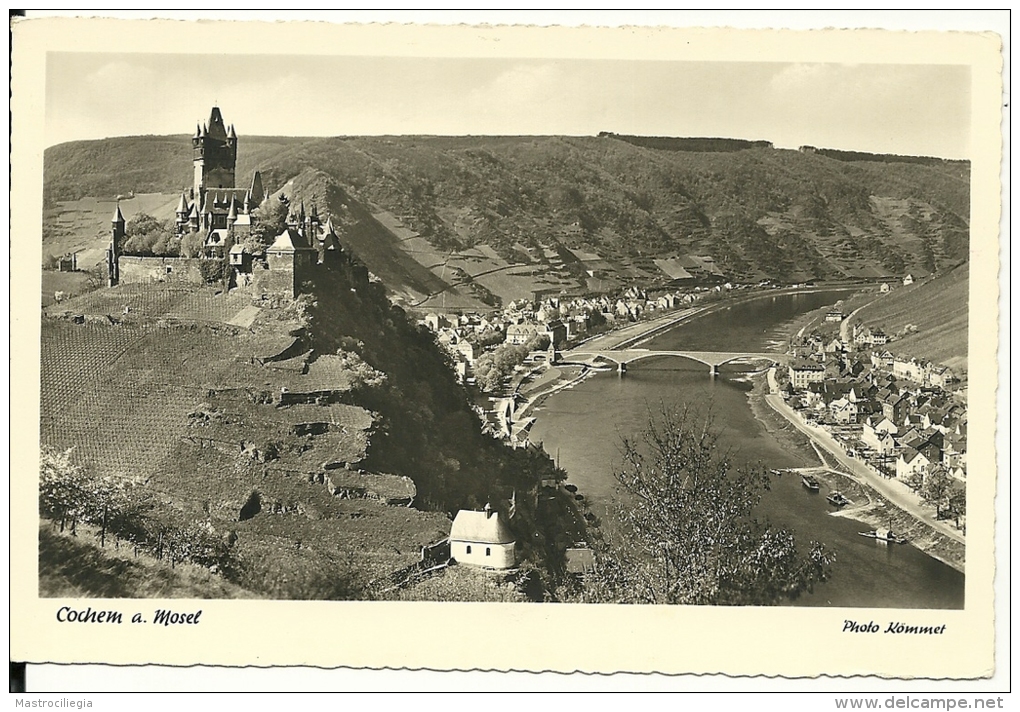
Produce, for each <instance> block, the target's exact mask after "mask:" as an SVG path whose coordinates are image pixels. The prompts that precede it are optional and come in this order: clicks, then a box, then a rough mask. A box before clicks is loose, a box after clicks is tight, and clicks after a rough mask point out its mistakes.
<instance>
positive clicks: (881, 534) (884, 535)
mask: <svg viewBox="0 0 1020 712" xmlns="http://www.w3.org/2000/svg"><path fill="white" fill-rule="evenodd" d="M858 534H860V535H861V536H866V537H871V538H872V539H878V540H879V541H884V542H887V543H889V544H906V543H907V541H908V539H907V538H906V537H903V536H900V535H899V534H897V533H896V532H894V531H893V530H892V529H872V530H871V531H870V532H858Z"/></svg>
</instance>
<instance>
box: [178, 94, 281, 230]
mask: <svg viewBox="0 0 1020 712" xmlns="http://www.w3.org/2000/svg"><path fill="white" fill-rule="evenodd" d="M191 148H192V153H193V158H192V162H193V163H194V166H195V180H194V184H193V185H192V187H191V193H190V196H189V195H188V194H186V193H181V199H180V201H179V202H178V203H177V210H176V214H177V232H178V234H183V233H185V232H188V231H191V232H198V231H199V230H205V231H206V233H207V234H208V238H207V239H206V243H207V246H209V247H211V246H215V245H216V244H217V243H221V244H222V243H225V242H226V237H227V235H228V234H234V235H237V236H238V237H242V236H244V235H247V234H248V233H249V232H250V231H251V212H252V211H253V210H255V209H256V208H257V207H258V206H259V205H261V204H262V201H263V200H264V199H265V198H266V192H265V189H264V188H263V186H262V175H261V174H260V173H259V172H258V171H255V174H254V175H253V176H252V179H251V185H250V186H249V187H248V188H237V187H235V186H234V181H235V177H236V167H237V133H236V132H235V131H234V125H233V124H231V125H230V126H229V128H228V127H227V126H226V124H225V123H224V122H223V115H222V114H221V113H220V109H219V107H218V106H214V107H213V108H212V112H211V113H210V114H209V121H208V123H203V124H199V125H197V126H196V127H195V135H194V136H192V137H191ZM220 231H225V232H220ZM210 243H211V244H210Z"/></svg>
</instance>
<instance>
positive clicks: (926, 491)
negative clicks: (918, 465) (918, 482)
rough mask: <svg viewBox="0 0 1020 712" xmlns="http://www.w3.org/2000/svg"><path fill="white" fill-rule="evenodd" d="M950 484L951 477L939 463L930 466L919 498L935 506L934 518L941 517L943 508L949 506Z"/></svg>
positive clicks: (951, 482)
mask: <svg viewBox="0 0 1020 712" xmlns="http://www.w3.org/2000/svg"><path fill="white" fill-rule="evenodd" d="M952 484H953V481H952V478H951V477H950V476H949V473H948V472H946V470H945V468H944V467H942V466H941V465H936V466H935V467H933V468H931V471H930V472H928V476H927V477H925V478H924V487H922V488H921V499H922V500H923V501H925V502H927V503H928V504H930V505H932V506H933V507H935V519H942V516H943V514H944V512H943V510H944V509H946V508H947V507H948V506H949V494H950V490H951V488H952Z"/></svg>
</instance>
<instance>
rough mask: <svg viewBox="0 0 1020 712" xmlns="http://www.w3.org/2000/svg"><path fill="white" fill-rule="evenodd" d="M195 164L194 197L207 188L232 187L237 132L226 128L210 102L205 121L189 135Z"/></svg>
mask: <svg viewBox="0 0 1020 712" xmlns="http://www.w3.org/2000/svg"><path fill="white" fill-rule="evenodd" d="M191 146H192V151H193V162H194V165H195V185H194V192H195V199H196V200H201V198H202V197H204V195H205V191H206V189H208V188H233V187H234V168H235V166H236V164H237V134H236V133H235V132H234V126H233V125H231V126H230V129H229V130H228V129H227V127H226V126H225V125H224V123H223V116H222V115H221V114H220V108H219V107H218V106H214V107H213V108H212V112H211V113H210V114H209V121H208V124H202V125H201V126H199V127H198V129H197V130H196V131H195V135H194V136H193V137H192V138H191Z"/></svg>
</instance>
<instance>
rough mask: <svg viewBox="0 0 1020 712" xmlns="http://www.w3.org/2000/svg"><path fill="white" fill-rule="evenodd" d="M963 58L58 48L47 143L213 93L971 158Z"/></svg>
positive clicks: (313, 113) (247, 103) (117, 130)
mask: <svg viewBox="0 0 1020 712" xmlns="http://www.w3.org/2000/svg"><path fill="white" fill-rule="evenodd" d="M969 101H970V74H969V69H968V68H967V67H965V66H953V65H877V64H859V65H840V64H789V63H786V64H784V63H737V62H676V61H623V60H543V59H519V58H512V59H500V58H486V59H465V58H418V57H416V58H407V57H345V56H311V57H309V56H280V55H275V56H267V55H195V54H141V53H133V54H104V53H63V52H51V53H50V54H49V55H48V56H47V70H46V143H47V145H53V144H55V143H61V142H64V141H70V140H77V139H93V138H105V137H109V136H131V135H144V134H156V135H161V134H181V133H191V132H193V131H194V129H195V123H196V121H198V120H205V119H207V118H208V116H209V110H210V108H211V107H212V106H213V104H214V103H216V104H218V105H219V106H220V107H221V109H222V112H223V115H224V118H225V120H226V121H227V122H228V123H233V124H234V125H235V126H236V129H237V132H238V134H239V135H241V136H243V135H245V134H247V135H287V136H332V135H383V134H443V135H464V134H471V135H493V134H498V135H505V134H513V135H517V134H526V135H548V134H569V135H592V134H596V133H598V132H599V131H612V132H615V133H629V134H640V135H656V136H721V137H731V138H745V139H762V140H768V141H772V142H774V143H775V144H776V146H777V147H784V148H795V147H797V146H800V145H803V144H810V145H814V146H823V147H827V148H840V149H849V150H862V151H872V152H890V153H901V154H911V155H935V156H942V157H946V158H966V157H968V155H969V153H968V152H969V148H970V147H969V145H968V135H969V131H970V122H969V106H970V104H969Z"/></svg>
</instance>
